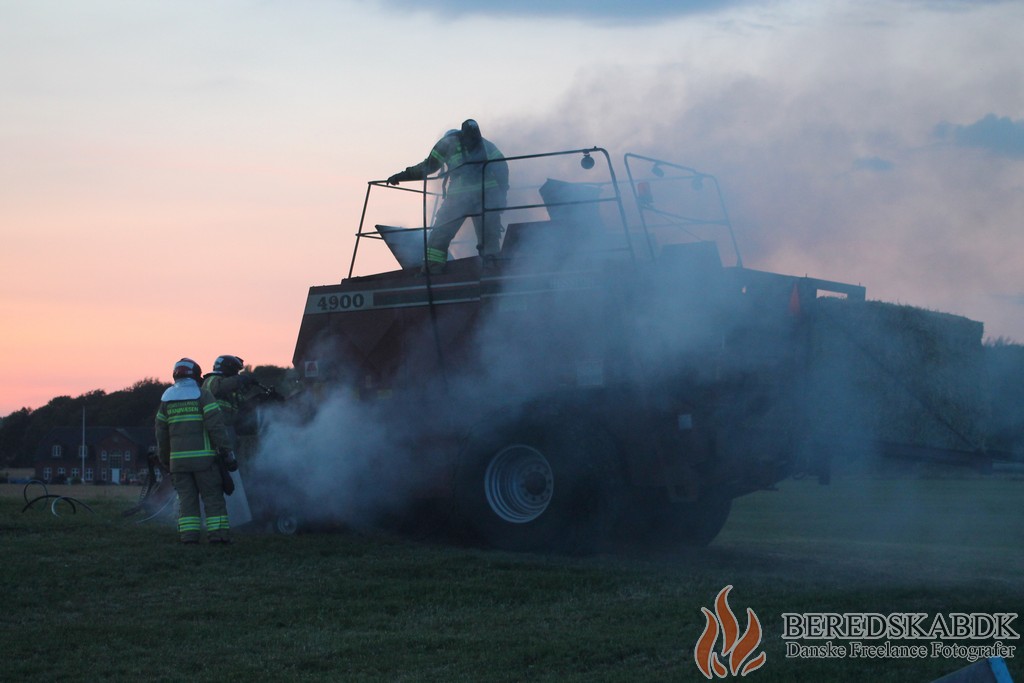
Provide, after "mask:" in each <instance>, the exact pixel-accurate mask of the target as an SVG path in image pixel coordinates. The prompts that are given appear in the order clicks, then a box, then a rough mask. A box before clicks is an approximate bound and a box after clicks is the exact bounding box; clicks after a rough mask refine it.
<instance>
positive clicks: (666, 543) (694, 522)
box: [645, 495, 732, 548]
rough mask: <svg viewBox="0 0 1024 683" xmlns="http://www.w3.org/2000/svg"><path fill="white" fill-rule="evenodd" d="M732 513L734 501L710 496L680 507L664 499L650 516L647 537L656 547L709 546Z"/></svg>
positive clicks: (718, 496)
mask: <svg viewBox="0 0 1024 683" xmlns="http://www.w3.org/2000/svg"><path fill="white" fill-rule="evenodd" d="M731 510H732V499H731V498H729V497H727V496H721V495H713V496H712V495H709V496H707V497H705V498H702V499H700V500H698V501H695V502H692V503H678V502H672V501H670V500H668V496H667V495H665V496H664V497H663V498H660V499H659V500H658V501H657V503H656V504H655V505H653V506H652V507H651V508H650V510H649V512H648V514H649V515H650V516H649V517H648V527H647V533H646V534H645V536H646V537H647V538H648V539H649V541H650V542H651V543H653V544H654V545H656V546H659V547H662V548H666V547H675V546H680V545H683V546H697V547H704V546H707V545H709V544H710V543H711V542H712V541H713V540H715V537H716V536H718V533H719V532H720V531H721V530H722V528H723V527H724V526H725V522H726V521H727V520H728V519H729V512H730V511H731Z"/></svg>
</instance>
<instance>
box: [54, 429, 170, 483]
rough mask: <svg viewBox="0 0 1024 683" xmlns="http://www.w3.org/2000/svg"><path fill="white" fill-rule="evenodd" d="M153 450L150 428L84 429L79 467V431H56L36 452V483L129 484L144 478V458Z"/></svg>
mask: <svg viewBox="0 0 1024 683" xmlns="http://www.w3.org/2000/svg"><path fill="white" fill-rule="evenodd" d="M155 448H156V437H155V435H154V433H153V429H151V428H143V427H87V428H86V429H85V466H84V471H83V463H82V429H81V428H80V427H56V428H54V429H51V430H50V431H49V433H47V435H46V436H45V437H43V440H42V441H41V442H40V444H39V447H38V448H37V450H36V457H35V476H36V479H39V480H40V481H45V482H51V483H55V484H64V483H67V482H70V481H84V482H85V483H108V484H129V483H135V482H138V481H140V480H141V479H142V477H144V476H145V473H146V471H147V468H146V458H147V456H148V454H149V453H150V452H152V451H153V450H154V449H155Z"/></svg>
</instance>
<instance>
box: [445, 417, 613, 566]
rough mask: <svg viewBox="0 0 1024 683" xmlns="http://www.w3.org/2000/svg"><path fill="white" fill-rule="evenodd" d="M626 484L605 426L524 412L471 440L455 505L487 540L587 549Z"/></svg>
mask: <svg viewBox="0 0 1024 683" xmlns="http://www.w3.org/2000/svg"><path fill="white" fill-rule="evenodd" d="M623 490H624V484H623V477H622V474H621V468H620V465H619V459H618V453H617V449H616V447H615V444H614V442H613V441H612V439H611V438H610V437H609V435H608V434H607V433H606V432H605V431H604V430H603V429H601V428H600V427H599V426H596V425H594V424H593V423H592V422H590V421H589V420H585V419H581V418H578V417H572V416H564V415H549V416H534V417H530V416H527V417H524V418H521V419H519V420H516V421H515V422H514V423H511V424H508V423H506V424H497V425H491V426H487V427H483V428H480V429H478V430H477V431H476V432H475V434H474V436H472V437H471V438H470V439H469V440H468V442H467V444H466V446H465V448H464V449H463V452H462V453H461V455H460V458H459V466H458V471H457V474H456V491H455V506H456V512H457V514H458V516H459V518H460V519H461V521H462V523H463V524H464V525H465V526H467V527H469V529H470V530H471V531H472V532H473V533H474V534H475V536H476V537H477V538H478V539H479V540H480V541H483V542H484V543H485V544H487V545H489V546H492V547H495V548H500V549H504V550H513V551H538V552H565V553H580V552H591V551H593V550H596V549H599V548H601V547H602V546H603V545H604V544H605V543H606V541H607V539H608V537H609V534H610V533H611V530H612V527H613V522H614V519H615V517H616V516H617V514H618V512H619V508H620V506H621V493H622V491H623Z"/></svg>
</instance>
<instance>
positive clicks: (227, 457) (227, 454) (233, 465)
mask: <svg viewBox="0 0 1024 683" xmlns="http://www.w3.org/2000/svg"><path fill="white" fill-rule="evenodd" d="M220 455H221V457H222V458H224V465H225V467H227V470H228V472H237V471H238V458H236V457H235V452H234V451H233V450H231V449H230V448H222V449H220Z"/></svg>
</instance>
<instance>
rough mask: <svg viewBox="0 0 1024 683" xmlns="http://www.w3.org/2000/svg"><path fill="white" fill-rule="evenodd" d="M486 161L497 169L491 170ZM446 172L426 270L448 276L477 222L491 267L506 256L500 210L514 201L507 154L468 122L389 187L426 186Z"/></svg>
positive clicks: (394, 178)
mask: <svg viewBox="0 0 1024 683" xmlns="http://www.w3.org/2000/svg"><path fill="white" fill-rule="evenodd" d="M485 161H491V163H488V164H487V165H486V166H485V165H484V163H483V162H485ZM442 166H443V167H444V168H445V183H446V184H445V192H444V201H443V202H442V203H441V206H440V208H439V209H438V210H437V214H436V215H435V216H434V223H433V227H431V229H430V234H429V235H428V236H427V260H426V263H425V264H424V269H425V270H427V271H429V272H431V273H439V272H442V271H443V270H444V264H445V262H446V261H447V260H448V245H449V244H450V243H451V241H452V238H454V237H455V233H457V232H458V231H459V228H461V227H462V224H463V223H464V222H465V220H466V218H472V219H473V227H474V229H475V230H476V240H477V246H476V248H477V251H478V252H479V253H480V256H481V257H483V259H484V260H485V262H486V261H489V260H492V259H493V258H494V257H495V255H496V254H497V253H498V252H499V251H500V250H501V235H502V232H503V231H504V228H503V227H502V225H501V211H500V209H503V208H504V207H505V205H506V201H507V196H508V164H507V163H506V162H505V161H504V157H503V155H502V153H501V151H499V150H498V148H497V147H495V146H494V144H493V143H492V142H491V141H490V140H486V139H484V137H483V136H482V135H481V134H480V126H479V125H478V124H477V122H476V121H474V120H473V119H466V120H465V121H463V122H462V127H461V128H460V129H459V130H452V131H448V133H446V134H445V136H444V137H443V138H441V139H440V140H438V141H437V144H435V145H434V148H433V149H431V150H430V155H429V156H427V158H426V159H424V160H423V161H421V162H420V163H418V164H416V165H415V166H410V167H408V168H406V169H405V170H404V171H401V172H399V173H396V174H394V175H393V176H391V177H390V178H388V183H389V184H391V185H397V184H398V183H400V182H403V181H407V180H423V179H424V178H426V177H427V176H428V175H430V174H431V173H434V172H435V171H437V170H438V169H440V168H441V167H442ZM481 200H482V201H483V204H481ZM485 206H486V207H487V209H488V211H487V213H486V215H485V214H484V212H483V210H484V207H485ZM494 209H498V210H497V211H495V210H494Z"/></svg>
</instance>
